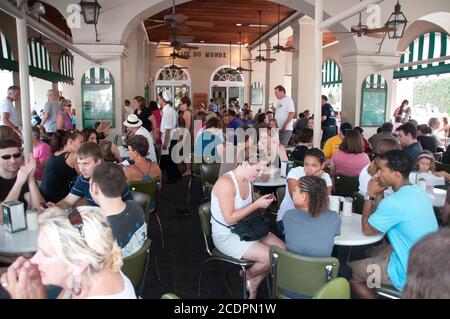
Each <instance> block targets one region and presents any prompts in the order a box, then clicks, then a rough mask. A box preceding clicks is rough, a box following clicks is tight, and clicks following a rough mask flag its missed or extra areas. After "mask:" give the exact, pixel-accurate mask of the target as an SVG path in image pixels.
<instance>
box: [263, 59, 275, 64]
mask: <svg viewBox="0 0 450 319" xmlns="http://www.w3.org/2000/svg"><path fill="white" fill-rule="evenodd" d="M276 60H277V59H266V58H264V59H262V60H261V61H263V62H266V63H273V62H275V61H276Z"/></svg>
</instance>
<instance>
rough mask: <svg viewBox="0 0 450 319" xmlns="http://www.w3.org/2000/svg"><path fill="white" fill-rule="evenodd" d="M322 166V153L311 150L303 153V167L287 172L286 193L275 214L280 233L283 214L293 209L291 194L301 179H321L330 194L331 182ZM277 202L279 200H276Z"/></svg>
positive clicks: (315, 149) (282, 229) (323, 161)
mask: <svg viewBox="0 0 450 319" xmlns="http://www.w3.org/2000/svg"><path fill="white" fill-rule="evenodd" d="M324 166H325V156H324V155H323V152H322V151H321V150H319V149H317V148H312V149H310V150H308V151H307V152H306V153H305V161H304V166H303V167H302V166H298V167H295V168H293V169H291V170H290V171H289V174H288V176H287V178H286V193H285V195H284V198H283V201H282V202H281V204H280V208H279V209H278V213H277V226H278V229H279V230H280V231H281V232H282V233H284V227H283V222H282V220H283V216H284V214H285V213H286V212H287V211H288V210H291V209H295V205H294V202H293V201H292V193H293V192H294V189H295V186H297V183H298V180H299V179H300V178H301V177H303V176H305V175H314V176H318V177H321V178H322V179H323V180H324V181H325V184H326V185H327V190H328V194H331V187H332V186H333V182H332V181H331V177H330V175H328V173H326V172H324V171H323V169H324ZM278 200H281V199H280V198H278Z"/></svg>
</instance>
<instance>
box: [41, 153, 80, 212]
mask: <svg viewBox="0 0 450 319" xmlns="http://www.w3.org/2000/svg"><path fill="white" fill-rule="evenodd" d="M68 156H69V153H62V154H61V155H58V156H55V154H52V156H51V157H50V159H49V160H48V162H47V164H46V165H45V168H44V176H43V178H42V183H41V191H42V195H43V196H44V197H45V199H46V200H47V201H49V202H53V203H57V202H59V201H60V200H61V199H63V198H64V197H66V195H67V194H69V192H70V188H71V184H72V181H74V180H75V178H76V177H77V171H76V170H75V169H74V168H72V167H70V166H69V165H67V163H66V159H67V157H68Z"/></svg>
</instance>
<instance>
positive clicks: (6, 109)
mask: <svg viewBox="0 0 450 319" xmlns="http://www.w3.org/2000/svg"><path fill="white" fill-rule="evenodd" d="M19 99H20V88H19V87H18V86H14V85H13V86H10V87H9V88H8V96H7V97H6V98H5V99H4V100H3V101H2V102H1V105H0V125H6V126H9V127H10V128H12V129H13V130H14V132H15V133H16V134H17V135H19V136H20V137H21V136H22V134H21V133H20V130H19V121H18V119H17V113H16V108H15V107H14V104H13V102H14V101H17V100H19Z"/></svg>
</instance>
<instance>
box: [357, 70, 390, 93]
mask: <svg viewBox="0 0 450 319" xmlns="http://www.w3.org/2000/svg"><path fill="white" fill-rule="evenodd" d="M363 88H364V89H367V90H383V91H384V90H387V82H386V80H385V79H384V78H383V76H382V75H381V74H371V75H369V76H368V77H367V78H366V79H365V80H364V83H363Z"/></svg>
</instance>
